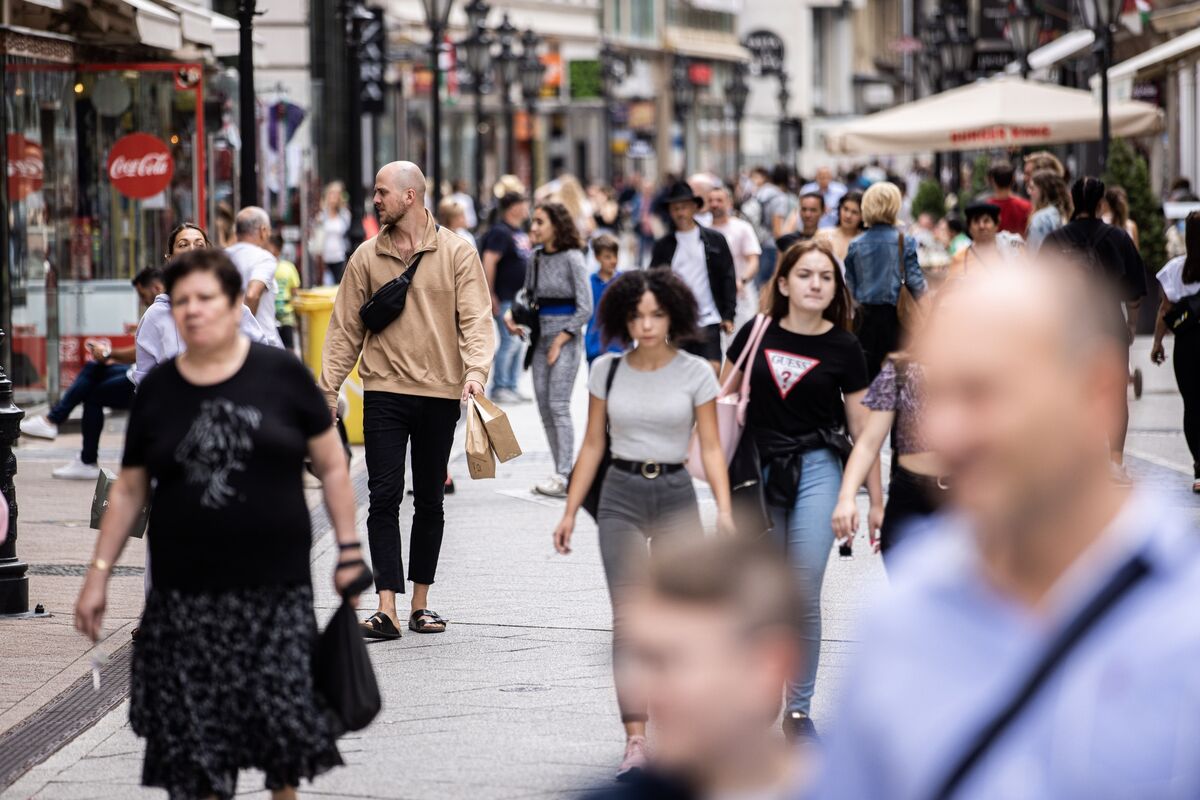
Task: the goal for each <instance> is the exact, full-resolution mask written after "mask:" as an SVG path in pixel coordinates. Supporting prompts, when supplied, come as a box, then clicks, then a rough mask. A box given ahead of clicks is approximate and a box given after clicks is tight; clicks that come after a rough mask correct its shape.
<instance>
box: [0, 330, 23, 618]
mask: <svg viewBox="0 0 1200 800" xmlns="http://www.w3.org/2000/svg"><path fill="white" fill-rule="evenodd" d="M4 336H5V334H4V331H2V330H0V344H2V343H3V342H4ZM24 416H25V412H24V411H22V410H21V409H19V408H17V407H16V405H14V404H13V388H12V381H11V380H9V378H8V373H7V372H6V371H5V369H4V365H3V364H0V493H2V494H3V495H4V499H5V500H6V501H8V538H7V539H5V540H4V544H0V614H25V613H28V611H29V578H27V577H26V576H25V571H26V570H27V569H28V567H27V566H26V565H25V563H24V562H22V561H21V559H19V558H17V490H16V487H15V486H14V485H13V476H14V475H16V474H17V457H16V456H14V455H13V451H12V448H13V443H15V442H16V441H17V437H18V436H20V435H21V418H22V417H24Z"/></svg>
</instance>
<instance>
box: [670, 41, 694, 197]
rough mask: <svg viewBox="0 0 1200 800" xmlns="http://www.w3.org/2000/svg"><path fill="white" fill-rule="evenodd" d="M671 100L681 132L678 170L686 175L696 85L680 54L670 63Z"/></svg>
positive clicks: (685, 61)
mask: <svg viewBox="0 0 1200 800" xmlns="http://www.w3.org/2000/svg"><path fill="white" fill-rule="evenodd" d="M671 100H672V102H673V103H674V105H675V119H676V120H677V121H678V122H679V129H680V131H681V132H682V133H683V169H682V170H680V172H682V173H683V174H684V175H686V174H687V164H688V139H689V138H690V137H689V136H688V127H689V126H688V117H689V116H691V113H692V106H694V105H695V104H696V85H695V84H694V83H692V78H691V76H690V75H689V74H688V60H687V59H686V58H684V57H682V56H675V62H674V63H673V64H672V65H671Z"/></svg>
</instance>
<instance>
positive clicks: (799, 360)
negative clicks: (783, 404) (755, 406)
mask: <svg viewBox="0 0 1200 800" xmlns="http://www.w3.org/2000/svg"><path fill="white" fill-rule="evenodd" d="M763 355H765V356H766V357H767V367H768V368H770V370H771V377H772V378H774V380H775V385H776V386H778V387H779V396H780V397H784V398H786V397H787V396H788V392H790V391H792V389H793V388H795V386H796V384H797V383H799V382H800V379H801V378H803V377H804V376H805V375H807V374H808V373H810V372H812V370H813V368H814V367H816V366H817V365H818V364H820V363H821V362H820V361H819V360H818V359H815V358H808V357H807V356H798V355H796V354H795V353H785V352H783V351H781V350H764V351H763Z"/></svg>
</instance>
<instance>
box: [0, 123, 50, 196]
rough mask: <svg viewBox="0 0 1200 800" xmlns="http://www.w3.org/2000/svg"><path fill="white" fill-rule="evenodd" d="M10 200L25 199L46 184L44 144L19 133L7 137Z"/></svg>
mask: <svg viewBox="0 0 1200 800" xmlns="http://www.w3.org/2000/svg"><path fill="white" fill-rule="evenodd" d="M7 148H8V155H7V159H8V160H7V167H8V170H7V171H8V201H9V202H10V203H16V202H19V201H21V200H24V199H25V197H26V196H27V195H29V193H30V192H38V191H41V189H42V186H43V185H44V184H45V180H46V176H45V161H44V160H43V159H42V146H41V145H40V144H38V143H37V142H34V141H32V140H30V139H26V138H25V137H24V136H22V135H21V134H19V133H10V134H8V137H7Z"/></svg>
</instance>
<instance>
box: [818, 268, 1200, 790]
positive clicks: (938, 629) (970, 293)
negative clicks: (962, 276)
mask: <svg viewBox="0 0 1200 800" xmlns="http://www.w3.org/2000/svg"><path fill="white" fill-rule="evenodd" d="M1099 284H1100V282H1098V281H1095V280H1094V279H1090V280H1089V279H1087V278H1085V277H1082V276H1080V275H1079V274H1078V273H1077V272H1076V271H1075V270H1073V269H1071V268H1070V267H1069V266H1068V265H1066V264H1044V265H1042V264H1039V265H1035V267H1024V266H1013V267H1012V268H1011V269H1008V270H1003V271H995V272H991V273H987V274H981V275H978V276H976V277H975V278H973V279H972V280H971V281H963V282H961V283H960V284H959V285H958V286H956V287H954V288H953V289H950V290H948V292H947V294H946V296H944V297H943V298H942V300H941V302H940V307H939V308H938V309H937V310H936V311H935V313H934V315H933V317H932V319H931V321H930V323H929V326H928V328H927V329H926V330H925V332H924V335H923V337H922V338H921V340H920V342H919V346H918V348H917V353H918V354H919V355H918V358H919V360H920V362H921V363H922V364H923V365H924V369H925V385H926V391H927V393H928V394H927V402H926V406H925V408H926V411H925V418H924V424H925V426H926V427H925V430H926V435H927V437H928V440H929V442H930V444H931V445H932V449H934V450H935V451H937V452H938V453H939V455H940V456H941V457H942V459H943V460H944V462H945V464H946V465H947V467H948V468H949V474H950V476H951V478H950V483H951V492H952V498H953V502H954V505H955V506H956V507H957V513H956V515H955V516H950V517H947V518H945V519H942V520H940V521H938V522H936V523H934V524H933V525H932V527H930V528H929V529H927V530H924V531H920V532H917V535H915V536H913V537H910V539H909V540H908V541H907V542H906V543H905V545H903V546H901V547H900V548H898V549H897V558H896V569H895V570H894V571H892V570H889V572H890V573H891V575H892V578H893V581H892V588H891V591H890V593H889V595H888V596H887V598H886V599H885V601H884V602H882V603H880V605H879V607H878V609H877V610H876V611H875V612H873V613H871V614H870V615H869V616H868V618H867V619H868V621H867V623H866V626H865V628H866V629H865V631H864V635H863V638H862V649H861V651H860V653H859V656H858V662H857V664H856V666H855V667H854V669H853V670H852V677H851V678H850V679H849V680H848V682H847V684H846V685H845V696H844V698H843V700H844V702H843V703H842V705H841V708H840V711H839V713H838V714H837V715H836V716H835V718H834V723H833V726H832V728H831V738H830V750H829V754H828V761H827V763H826V765H825V771H824V775H823V778H822V783H821V788H820V790H819V791H818V793H817V794H818V796H819V797H820V798H854V799H855V800H857V799H858V798H899V799H901V800H906V799H907V798H914V799H915V798H933V797H956V798H1005V799H1006V800H1007V798H1021V799H1022V800H1027V799H1031V798H1033V799H1036V798H1090V799H1094V798H1113V800H1116V799H1117V798H1121V799H1124V798H1138V799H1139V800H1145V798H1195V797H1200V758H1197V747H1198V745H1197V743H1198V742H1200V671H1198V670H1197V664H1200V616H1198V615H1197V611H1196V610H1197V608H1200V536H1197V533H1196V531H1195V529H1194V527H1193V523H1192V522H1191V515H1190V514H1181V513H1180V512H1179V510H1178V509H1172V508H1171V507H1170V506H1169V505H1167V504H1166V503H1164V502H1163V501H1162V499H1161V498H1156V497H1153V496H1152V495H1151V494H1150V493H1149V492H1147V491H1145V490H1143V489H1141V488H1138V489H1135V490H1133V491H1132V492H1131V491H1130V490H1128V489H1126V488H1122V487H1120V486H1117V485H1115V484H1114V482H1113V481H1112V480H1111V478H1110V473H1109V466H1108V442H1107V440H1106V437H1105V432H1106V431H1108V430H1109V429H1110V428H1111V423H1112V421H1113V419H1115V418H1116V416H1117V415H1118V414H1119V413H1120V409H1119V407H1118V402H1117V397H1118V394H1119V393H1118V392H1116V391H1115V387H1116V386H1118V385H1122V384H1124V383H1125V381H1126V380H1127V375H1126V373H1127V366H1128V365H1127V363H1126V361H1125V339H1124V332H1123V331H1122V330H1119V326H1117V325H1114V324H1113V322H1112V319H1111V315H1106V314H1105V313H1103V312H1104V310H1105V309H1107V308H1108V303H1107V302H1106V300H1105V298H1104V297H1103V295H1102V292H1103V291H1104V288H1103V287H1102V286H1100V285H1099ZM1115 577H1121V578H1123V579H1125V580H1124V583H1122V584H1120V585H1121V586H1123V587H1125V589H1126V590H1125V591H1124V592H1123V593H1120V594H1116V595H1115V597H1116V599H1115V600H1114V601H1113V602H1112V604H1111V605H1109V606H1108V608H1107V611H1105V612H1104V613H1103V614H1101V615H1100V616H1099V617H1098V618H1097V619H1096V621H1095V624H1094V625H1092V626H1091V627H1090V628H1087V629H1086V630H1085V632H1084V633H1083V634H1082V636H1080V637H1079V638H1078V639H1077V640H1076V641H1075V642H1074V644H1073V646H1069V647H1067V648H1066V650H1065V655H1064V657H1063V658H1062V659H1061V660H1060V661H1058V662H1057V664H1055V665H1054V666H1053V667H1051V668H1050V669H1049V670H1047V671H1046V677H1045V680H1044V681H1040V682H1039V681H1033V680H1031V676H1032V675H1034V674H1035V672H1036V670H1037V668H1038V666H1039V663H1042V662H1044V660H1045V658H1046V654H1047V653H1048V652H1051V651H1052V650H1053V645H1054V644H1055V643H1056V642H1060V641H1062V633H1063V631H1064V630H1065V629H1067V628H1068V627H1069V626H1071V625H1072V623H1073V622H1076V623H1077V622H1078V620H1079V619H1080V618H1082V616H1083V615H1082V614H1081V611H1082V610H1083V609H1084V608H1085V607H1087V606H1089V605H1091V604H1092V603H1093V601H1094V599H1095V598H1096V597H1098V596H1100V595H1101V594H1102V592H1103V591H1104V590H1105V589H1112V588H1113V587H1114V586H1116V585H1117V584H1115V583H1114V578H1115ZM1031 687H1032V688H1031ZM1023 688H1025V689H1030V690H1029V691H1026V692H1023V691H1022V689H1023ZM1022 696H1024V697H1025V698H1026V700H1025V702H1019V701H1018V700H1017V698H1020V697H1022ZM1006 709H1008V710H1010V711H1012V713H1011V715H1009V717H1010V718H1009V721H1008V723H1007V724H1002V725H998V726H996V731H995V736H994V737H991V738H988V737H984V736H982V735H981V734H982V732H983V731H985V730H986V729H988V728H989V727H990V726H992V725H993V723H994V722H995V721H996V720H1000V719H1003V718H1004V716H1005V715H1004V713H1003V712H1005V710H1006ZM973 750H978V751H979V758H977V759H975V760H968V759H967V758H966V756H967V754H968V753H969V752H972V751H973ZM956 772H958V773H961V774H960V777H961V780H960V781H959V782H958V783H957V784H953V789H952V790H948V787H950V786H951V785H952V784H951V783H950V781H949V779H950V776H952V775H954V774H955V773H956Z"/></svg>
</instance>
